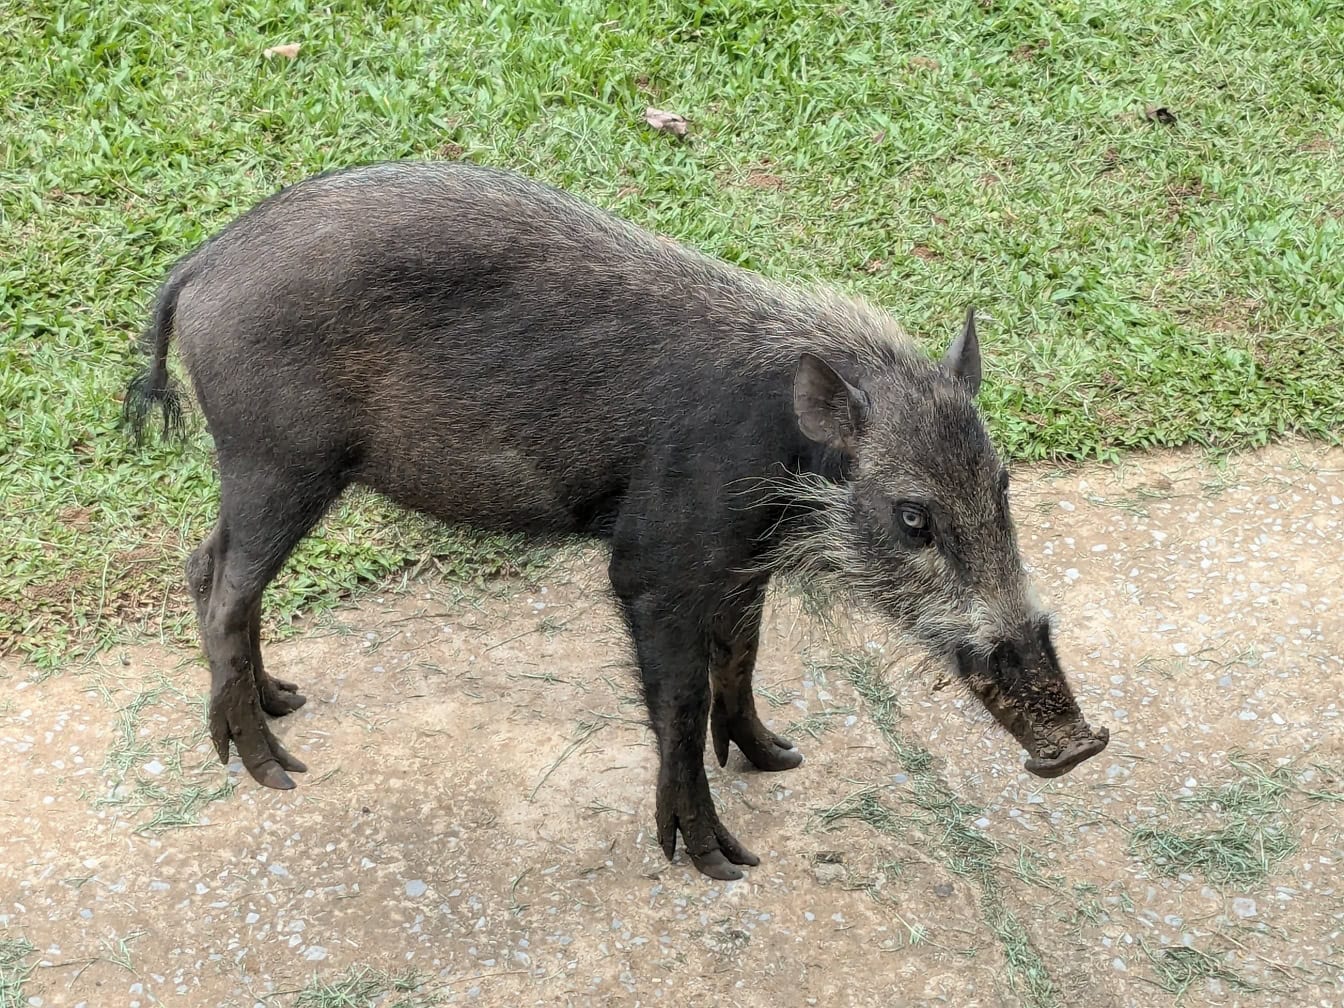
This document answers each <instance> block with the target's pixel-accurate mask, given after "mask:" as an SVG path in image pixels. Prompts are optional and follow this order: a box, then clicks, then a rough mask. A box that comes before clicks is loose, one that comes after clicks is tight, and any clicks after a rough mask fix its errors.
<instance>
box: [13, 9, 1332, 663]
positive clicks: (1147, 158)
mask: <svg viewBox="0 0 1344 1008" xmlns="http://www.w3.org/2000/svg"><path fill="white" fill-rule="evenodd" d="M1341 40H1344V9H1341V8H1340V7H1339V5H1338V4H1333V3H1329V2H1327V0H1277V2H1274V3H1270V2H1267V0H1248V2H1246V3H1240V4H1225V3H1214V2H1212V0H1167V2H1159V3H1148V2H1143V0H1102V2H1099V3H1095V4H1087V5H1082V4H1079V3H1076V2H1073V0H959V2H955V0H954V2H951V3H945V4H937V5H930V4H926V3H919V2H909V0H847V2H845V3H844V4H843V5H841V4H840V3H810V2H803V0H774V2H766V0H734V2H732V3H727V2H719V3H713V4H699V3H697V4H692V3H689V2H686V3H682V2H674V0H653V2H635V3H622V4H615V3H608V2H599V0H575V2H569V0H566V2H563V3H562V2H561V0H532V2H528V3H513V4H506V3H488V2H487V3H460V4H430V3H425V2H423V0H387V2H384V3H380V4H377V5H363V4H352V3H349V2H339V0H338V2H335V3H324V4H308V3H305V2H302V0H286V2H284V3H262V2H257V0H243V2H240V3H234V4H228V5H223V4H218V3H214V2H206V0H182V2H174V3H168V2H167V0H154V2H149V0H141V2H132V3H130V4H128V5H124V6H120V7H118V6H115V5H109V4H103V3H92V2H89V0H72V2H69V3H62V4H58V5H36V6H34V5H21V4H15V3H7V4H0V104H2V105H3V107H4V109H5V114H6V129H5V130H4V131H3V134H0V248H2V249H4V254H3V255H0V408H2V409H3V412H4V424H3V425H2V426H0V539H2V540H3V541H5V542H6V543H8V544H11V548H9V549H5V550H3V551H0V581H3V583H4V584H5V586H6V588H7V591H6V592H5V595H4V597H3V598H0V649H11V650H15V651H18V652H19V653H21V654H24V655H26V656H28V657H30V658H32V659H33V660H35V661H37V662H39V663H43V664H52V663H55V662H57V661H59V660H60V659H61V657H62V656H63V655H65V654H67V653H68V652H69V649H70V648H71V647H72V646H74V645H76V644H88V643H100V642H106V641H107V640H109V639H113V638H115V637H116V636H117V635H118V634H119V633H120V632H122V629H123V628H127V629H130V630H135V629H137V628H142V627H152V626H157V625H158V624H159V622H160V621H161V620H162V619H163V617H164V616H168V617H171V618H170V619H169V622H168V632H169V633H172V634H174V635H180V634H182V633H184V630H183V627H184V625H185V624H184V623H183V621H182V620H181V618H180V616H181V614H182V613H183V611H184V609H185V602H184V595H183V593H182V591H181V589H180V588H179V582H180V574H179V571H180V565H181V562H182V558H183V556H184V553H185V551H186V550H187V549H189V548H190V547H191V546H193V545H194V544H195V542H196V541H197V540H199V538H200V537H201V536H202V535H203V534H204V533H205V531H206V530H207V529H208V527H209V523H210V521H211V520H212V517H213V492H214V487H215V478H214V474H213V471H212V469H211V463H210V456H209V453H208V442H207V439H206V438H205V436H204V435H203V434H202V433H201V431H200V428H199V424H198V425H197V426H196V427H195V429H194V431H193V435H192V437H191V439H190V440H189V442H188V443H186V444H185V445H167V446H151V447H148V448H146V449H143V450H138V449H136V448H135V447H134V446H133V445H132V444H131V443H130V442H129V441H128V439H127V438H126V437H125V436H124V434H123V433H122V432H121V431H120V430H119V428H118V421H117V417H118V411H119V402H118V397H119V395H120V393H121V390H122V388H123V387H124V384H125V382H126V381H127V379H128V378H129V377H130V376H131V374H132V373H133V371H134V370H135V369H136V368H138V367H139V361H138V360H135V359H133V357H132V355H131V353H130V347H131V343H132V340H133V337H134V336H135V334H136V332H137V331H138V330H139V329H140V327H141V326H142V324H143V322H144V319H145V315H146V310H147V306H148V303H149V300H150V297H151V295H152V293H153V290H154V288H155V285H156V284H157V282H158V281H159V279H160V278H161V277H162V275H163V274H164V271H165V270H166V269H167V267H168V266H169V264H170V263H171V262H172V261H173V260H174V259H175V258H176V257H177V256H179V255H181V254H183V253H185V252H186V251H188V250H189V249H190V248H191V247H192V246H194V245H195V244H196V243H197V242H199V241H200V240H202V239H203V238H205V237H206V236H207V235H208V234H210V233H211V232H213V231H214V230H215V229H217V228H219V227H220V226H222V225H223V224H224V223H225V222H227V221H228V220H229V219H230V218H232V217H233V216H235V215H236V214H238V213H239V212H241V211H242V210H244V209H245V208H247V207H248V206H250V205H251V204H252V203H254V202H255V201H257V200H258V199H260V198H262V197H263V196H265V195H267V194H269V193H271V192H273V191H274V190H275V189H276V188H277V187H279V186H280V185H282V184H284V183H288V182H292V181H295V180H297V179H299V178H301V177H303V176H305V175H308V174H310V173H312V172H315V171H318V170H321V169H324V168H329V167H333V166H337V165H346V164H351V163H354V162H360V161H368V160H375V159H382V158H393V157H457V156H461V157H465V158H469V159H471V160H474V161H478V162H481V163H489V164H495V165H504V166H510V167H514V168H518V169H520V170H523V171H526V172H528V173H530V174H532V175H535V176H538V177H541V178H543V179H546V180H549V181H551V182H554V183H558V184H560V185H563V186H566V187H569V188H571V189H573V190H575V191H577V192H579V193H580V194H581V195H584V196H586V197H588V198H590V199H592V200H594V201H595V202H597V203H599V204H601V205H604V206H608V207H611V208H613V209H615V210H617V211H618V212H620V213H622V214H623V215H625V216H627V217H629V218H631V219H633V220H635V221H636V222H638V223H640V224H643V225H646V226H649V227H652V228H655V229H657V230H659V231H662V232H664V233H667V234H669V235H671V236H673V237H675V238H678V239H681V240H684V241H687V242H689V243H691V244H693V245H695V246H698V247H699V248H701V249H704V250H705V251H707V252H709V253H712V254H715V255H719V256H722V257H724V258H726V259H729V260H732V261H734V262H738V263H742V264H744V265H747V266H749V267H753V268H757V269H760V270H762V271H764V272H766V273H768V274H770V275H773V276H777V277H787V278H791V279H804V280H825V281H830V282H834V283H837V284H839V285H841V286H843V287H845V288H847V289H850V290H852V291H855V292H859V293H862V294H865V295H868V296H871V297H873V298H875V299H877V300H879V301H881V302H882V303H884V304H886V305H887V306H889V307H890V308H891V309H892V310H893V311H895V312H896V313H897V314H898V315H899V316H900V317H902V318H903V319H905V320H906V321H907V323H908V325H909V327H910V328H911V330H912V331H914V332H916V333H917V334H920V335H921V337H922V338H925V339H926V340H927V341H928V343H929V345H930V347H931V348H933V347H937V346H938V345H940V344H941V343H942V342H943V341H944V340H945V339H946V337H947V336H948V335H949V334H950V333H951V331H952V327H953V324H954V322H955V319H956V318H957V316H959V314H960V313H961V311H962V310H963V308H964V306H965V305H966V304H967V303H968V302H971V301H974V302H976V303H977V304H978V305H979V306H980V307H981V308H982V309H984V310H985V311H986V312H987V313H988V314H989V315H990V316H992V321H991V320H988V319H986V320H985V322H984V324H983V327H982V333H983V340H984V342H985V344H986V352H987V354H988V355H989V360H988V362H987V368H988V378H989V381H988V384H987V387H986V390H985V392H984V404H985V407H986V409H987V411H988V413H989V416H990V420H991V424H992V427H993V430H994V432H995V434H996V436H997V437H998V438H999V440H1000V442H1001V444H1002V445H1003V447H1004V449H1005V451H1006V452H1007V453H1008V454H1010V455H1011V456H1012V457H1014V458H1019V459H1038V458H1087V457H1111V456H1113V455H1114V454H1115V453H1116V452H1119V451H1123V450H1126V449H1133V448H1143V447H1148V446H1153V445H1164V444H1179V443H1187V442H1191V441H1193V442H1197V443H1201V444H1207V445H1214V446H1241V445H1253V444H1258V443H1261V442H1263V441H1265V440H1266V439H1268V438H1271V437H1273V436H1276V435H1278V434H1280V433H1283V432H1288V431H1300V432H1306V433H1308V434H1312V435H1317V436H1322V437H1338V434H1339V432H1340V429H1341V426H1342V425H1344V407H1342V405H1341V404H1342V401H1344V400H1342V398H1341V393H1340V392H1339V388H1340V385H1339V380H1338V376H1339V374H1340V372H1341V369H1342V368H1344V350H1342V349H1341V347H1344V343H1341V340H1340V339H1339V330H1338V327H1339V319H1340V317H1341V316H1342V315H1344V201H1341V197H1340V195H1339V189H1338V179H1339V177H1340V175H1341V170H1342V169H1344V154H1342V152H1341V144H1342V143H1344V102H1342V101H1341V98H1344V70H1341V67H1344V42H1342V41H1341ZM289 42H299V43H302V47H303V48H302V51H301V52H300V53H299V55H298V58H297V59H295V60H293V61H289V60H286V59H284V58H282V57H276V58H271V59H265V58H263V57H262V51H263V50H264V49H265V48H267V47H268V46H274V45H279V44H283V43H289ZM647 105H656V106H658V107H660V108H664V109H669V110H672V111H676V112H680V113H682V114H684V115H686V116H687V117H688V118H689V119H690V120H691V123H692V138H691V140H690V142H689V143H682V142H679V141H676V140H674V139H672V138H671V137H668V136H666V135H663V134H659V133H656V132H654V131H652V130H650V129H649V128H648V127H646V126H645V125H644V124H643V123H642V113H643V110H644V108H645V106H647ZM1148 105H1162V106H1165V107H1167V108H1169V109H1170V110H1172V112H1173V113H1174V114H1175V117H1176V121H1175V123H1174V124H1164V123H1161V122H1158V121H1155V120H1153V119H1151V118H1149V117H1147V116H1145V115H1144V109H1145V108H1146V107H1147V106H1148ZM514 545H515V544H513V543H509V542H499V541H494V540H490V541H481V540H478V539H474V538H469V537H463V536H459V535H453V534H447V533H443V532H441V531H439V530H435V529H433V528H431V527H430V526H428V525H426V524H424V523H419V522H409V521H403V520H399V519H396V518H395V517H394V516H393V512H392V511H391V509H390V508H388V507H386V506H385V505H381V504H378V503H376V502H372V501H369V500H355V501H352V502H350V503H349V504H347V505H346V506H345V507H343V508H342V509H341V510H340V511H339V513H338V514H337V515H335V516H334V517H333V518H332V519H331V520H330V521H329V522H328V524H327V525H326V527H325V529H324V531H323V534H322V535H321V536H320V537H316V538H314V539H311V540H309V542H308V543H306V544H305V546H304V547H303V549H302V550H301V551H300V553H299V555H298V556H297V557H296V559H295V561H294V562H293V563H292V564H291V566H290V568H289V569H288V570H287V572H286V573H285V575H284V576H283V577H282V578H281V579H280V581H279V582H278V584H277V585H276V586H275V589H274V590H273V591H272V596H271V606H270V611H271V612H272V613H273V614H275V615H274V618H273V621H272V627H273V629H274V628H275V627H277V626H281V627H282V626H283V625H284V624H285V622H286V620H287V619H288V618H289V617H290V616H292V615H293V614H294V613H295V612H297V611H299V610H300V609H302V608H305V607H310V606H314V605H319V604H325V603H329V602H330V601H332V600H333V599H335V598H337V597H339V596H340V595H342V594H344V593H346V592H348V591H350V590H351V589H352V588H354V587H355V586H356V585H357V584H360V583H364V582H367V581H369V580H372V579H377V578H379V577H381V576H384V575H386V574H387V573H389V572H392V571H396V570H398V569H400V568H402V567H403V566H404V565H405V564H406V562H407V560H408V558H416V559H420V558H424V557H426V556H431V555H432V556H437V557H440V558H442V560H443V563H444V566H445V568H446V569H447V573H448V575H449V576H450V577H459V576H463V575H473V576H474V575H478V574H479V575H482V576H487V575H489V574H490V573H493V572H499V571H507V570H510V569H512V568H511V564H512V563H513V560H512V557H513V553H512V547H513V546H514Z"/></svg>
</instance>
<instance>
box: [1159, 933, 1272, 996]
mask: <svg viewBox="0 0 1344 1008" xmlns="http://www.w3.org/2000/svg"><path fill="white" fill-rule="evenodd" d="M1143 951H1144V954H1145V955H1147V956H1148V960H1149V962H1151V963H1152V964H1153V971H1154V972H1155V973H1156V974H1157V984H1158V986H1159V987H1161V988H1162V990H1164V991H1166V992H1167V993H1168V994H1175V995H1176V1002H1177V1004H1180V1003H1181V1002H1182V1001H1183V999H1184V998H1185V995H1186V994H1187V993H1188V992H1189V990H1190V988H1191V987H1194V986H1195V985H1196V984H1200V985H1201V986H1202V985H1203V984H1204V983H1207V982H1208V981H1209V980H1221V981H1222V982H1223V983H1225V984H1227V986H1228V987H1230V988H1232V989H1233V990H1237V991H1245V992H1247V993H1253V992H1255V991H1258V990H1261V988H1260V987H1259V986H1258V985H1256V984H1253V983H1251V982H1250V981H1249V980H1246V979H1245V978H1244V977H1242V976H1240V975H1239V974H1237V973H1235V972H1233V971H1232V970H1230V969H1228V967H1227V965H1226V964H1225V963H1224V961H1223V960H1222V959H1221V958H1220V957H1218V956H1216V955H1214V954H1213V953H1212V952H1206V951H1204V950H1203V949H1197V948H1192V947H1187V946H1184V945H1174V946H1168V947H1167V948H1164V949H1162V950H1160V952H1156V953H1155V952H1153V950H1152V949H1150V948H1148V947H1147V946H1146V945H1145V946H1144V948H1143Z"/></svg>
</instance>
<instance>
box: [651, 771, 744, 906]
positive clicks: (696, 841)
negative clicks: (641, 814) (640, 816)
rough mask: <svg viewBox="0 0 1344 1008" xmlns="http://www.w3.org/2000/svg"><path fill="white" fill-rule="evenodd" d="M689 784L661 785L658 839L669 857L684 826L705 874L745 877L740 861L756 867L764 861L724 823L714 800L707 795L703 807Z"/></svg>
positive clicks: (690, 847)
mask: <svg viewBox="0 0 1344 1008" xmlns="http://www.w3.org/2000/svg"><path fill="white" fill-rule="evenodd" d="M693 804H695V803H694V801H693V799H691V796H690V795H689V794H688V793H687V791H686V789H685V788H682V787H678V786H677V785H667V786H664V787H660V788H659V789H658V843H659V844H660V845H661V846H662V848H663V853H664V854H665V855H667V859H668V860H669V861H671V860H672V857H673V855H675V854H676V852H677V832H678V830H680V832H681V834H682V837H683V839H684V841H685V845H686V853H687V855H688V856H689V857H690V859H691V864H693V865H695V867H696V870H697V871H699V872H700V873H701V874H704V875H708V876H709V877H710V878H713V879H720V880H722V881H724V882H732V881H734V880H735V879H740V878H741V877H742V872H741V870H740V869H739V868H737V867H736V866H737V865H747V866H749V867H754V866H756V865H758V864H760V863H761V859H760V858H758V857H757V856H756V855H755V854H753V853H752V852H751V851H749V850H747V849H746V848H745V847H743V846H742V845H741V844H740V843H738V841H737V838H736V837H734V836H733V835H732V834H731V833H729V832H728V831H727V830H726V829H724V827H723V823H721V822H719V817H718V814H717V813H716V812H715V811H714V805H713V803H712V801H710V800H709V799H708V795H706V799H705V802H704V803H703V804H702V805H701V807H699V808H692V807H691V806H692V805H693Z"/></svg>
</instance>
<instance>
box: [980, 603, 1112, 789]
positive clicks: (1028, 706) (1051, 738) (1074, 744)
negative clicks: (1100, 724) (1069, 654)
mask: <svg viewBox="0 0 1344 1008" xmlns="http://www.w3.org/2000/svg"><path fill="white" fill-rule="evenodd" d="M956 662H957V671H958V673H959V674H960V675H961V678H962V679H963V680H964V681H965V682H966V683H967V685H969V686H970V688H971V689H972V691H973V692H974V693H975V695H976V696H977V697H978V698H979V699H980V702H981V703H983V704H984V705H985V709H986V710H988V711H989V712H990V714H992V715H993V717H994V720H995V721H997V722H998V723H999V724H1000V725H1001V726H1002V727H1003V728H1004V729H1006V730H1007V731H1008V732H1009V734H1011V735H1012V736H1013V738H1015V739H1016V740H1017V742H1018V744H1019V745H1021V746H1022V748H1023V749H1025V750H1026V752H1027V757H1028V758H1027V761H1026V764H1025V766H1026V770H1027V771H1028V772H1029V773H1032V774H1035V775H1036V776H1037V777H1060V776H1062V775H1064V774H1066V773H1068V772H1069V771H1070V770H1072V769H1073V768H1074V767H1076V766H1078V764H1080V763H1082V762H1084V761H1085V760H1088V759H1091V758H1092V757H1093V756H1095V755H1097V753H1099V752H1101V751H1102V750H1103V749H1105V748H1106V745H1107V743H1108V742H1109V741H1110V738H1111V733H1110V731H1109V730H1108V729H1106V728H1097V729H1094V728H1092V727H1091V726H1090V725H1088V723H1087V719H1086V718H1084V717H1083V713H1082V711H1081V710H1079V709H1078V703H1077V701H1076V700H1075V699H1074V696H1073V691H1072V690H1071V689H1070V688H1069V684H1068V680H1067V679H1065V677H1064V673H1063V671H1061V669H1060V667H1059V662H1058V660H1057V659H1056V657H1055V652H1054V647H1053V646H1052V645H1051V642H1050V636H1049V630H1048V628H1047V627H1045V626H1042V627H1041V628H1039V629H1038V630H1037V631H1036V632H1034V633H1030V634H1027V635H1024V636H1023V638H1022V639H1020V640H1017V641H1005V642H1004V643H1002V644H1000V645H999V646H998V647H996V648H995V649H994V651H993V652H992V653H991V654H989V655H988V656H984V657H982V656H980V655H977V654H975V653H973V652H971V651H969V650H958V652H957V655H956Z"/></svg>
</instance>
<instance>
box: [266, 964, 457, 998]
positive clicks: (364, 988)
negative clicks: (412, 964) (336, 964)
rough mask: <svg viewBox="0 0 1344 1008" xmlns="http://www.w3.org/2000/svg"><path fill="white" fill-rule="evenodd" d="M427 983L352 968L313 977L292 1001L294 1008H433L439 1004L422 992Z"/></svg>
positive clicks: (415, 978) (410, 975)
mask: <svg viewBox="0 0 1344 1008" xmlns="http://www.w3.org/2000/svg"><path fill="white" fill-rule="evenodd" d="M423 986H424V981H423V980H421V979H420V978H418V977H417V976H416V975H415V974H413V973H405V974H403V975H401V976H393V975H391V974H389V973H385V972H382V971H381V970H374V969H369V968H368V967H366V966H365V967H352V968H351V969H348V970H346V971H345V972H344V973H342V974H341V975H340V976H337V977H334V978H332V979H327V980H324V979H321V978H319V977H314V978H313V979H312V981H310V982H309V983H308V984H307V985H306V986H305V987H304V988H303V989H302V990H300V991H298V992H297V994H298V996H297V997H296V998H295V999H294V1001H293V1002H291V1003H292V1004H293V1006H294V1008H431V1006H432V1005H436V1004H439V1003H440V999H439V998H438V997H436V996H433V995H427V994H423V993H421V988H422V987H423Z"/></svg>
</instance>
